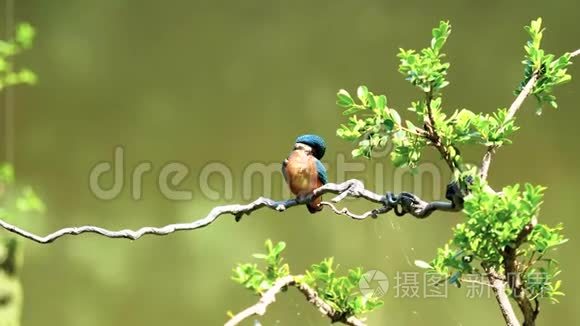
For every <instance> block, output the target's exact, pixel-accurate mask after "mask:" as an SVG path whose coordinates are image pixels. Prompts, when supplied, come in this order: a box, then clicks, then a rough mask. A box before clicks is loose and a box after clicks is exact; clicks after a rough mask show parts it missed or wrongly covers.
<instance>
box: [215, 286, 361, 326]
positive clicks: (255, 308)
mask: <svg viewBox="0 0 580 326" xmlns="http://www.w3.org/2000/svg"><path fill="white" fill-rule="evenodd" d="M302 277H303V275H297V276H292V275H288V276H285V277H282V278H280V279H278V280H277V281H276V282H274V284H273V285H272V287H271V288H269V289H268V290H267V291H266V292H265V293H264V294H263V295H262V296H261V297H260V300H258V302H257V303H256V304H254V305H252V306H250V307H248V308H246V309H244V310H242V311H241V312H239V313H238V314H236V315H234V316H233V317H232V318H231V319H230V320H229V321H228V322H226V323H225V324H224V326H235V325H238V324H239V323H241V322H242V321H244V320H245V319H247V318H249V317H251V316H253V315H259V316H263V315H264V314H265V313H266V309H267V308H268V306H269V305H271V304H272V303H274V302H275V301H276V295H277V294H278V293H280V292H281V291H282V290H283V289H284V288H287V287H289V286H294V287H296V288H297V289H298V290H299V291H300V292H301V293H302V294H304V296H305V297H306V300H308V302H310V303H312V304H313V305H314V306H316V308H318V311H320V313H322V314H323V315H325V316H327V317H328V318H330V321H331V322H333V323H336V322H340V323H343V324H345V325H351V326H365V325H366V324H365V323H364V322H363V321H362V320H360V319H358V318H356V317H354V316H345V315H343V314H341V313H339V312H337V311H336V310H334V309H333V308H332V307H331V306H330V305H329V304H328V303H326V302H325V301H324V300H322V299H321V298H320V297H319V296H318V293H317V292H316V291H315V290H314V289H313V288H311V287H309V286H308V285H306V284H304V283H302V282H297V281H296V280H297V279H301V278H302Z"/></svg>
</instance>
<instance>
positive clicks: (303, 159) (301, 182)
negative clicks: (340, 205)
mask: <svg viewBox="0 0 580 326" xmlns="http://www.w3.org/2000/svg"><path fill="white" fill-rule="evenodd" d="M325 151H326V144H325V142H324V139H322V137H320V136H317V135H302V136H299V137H298V138H296V141H295V144H294V148H293V149H292V152H291V153H290V155H289V156H288V158H287V159H285V160H284V162H282V173H283V174H284V179H285V180H286V183H288V186H290V191H292V193H293V194H294V195H296V196H298V197H302V196H306V195H308V194H309V193H311V192H312V191H313V190H314V189H316V188H319V187H321V186H322V185H324V184H326V183H327V182H328V174H327V173H326V168H325V167H324V165H323V164H322V162H320V159H322V157H323V156H324V152H325ZM321 201H322V198H321V197H320V196H318V197H316V198H313V199H312V201H310V202H309V203H307V204H306V208H308V211H309V212H310V213H316V212H319V211H321V210H322V205H320V202H321Z"/></svg>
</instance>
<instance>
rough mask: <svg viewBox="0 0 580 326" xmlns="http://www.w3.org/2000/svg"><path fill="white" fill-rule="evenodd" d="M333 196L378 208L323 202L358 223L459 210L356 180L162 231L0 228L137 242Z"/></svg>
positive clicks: (46, 239)
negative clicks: (375, 188)
mask: <svg viewBox="0 0 580 326" xmlns="http://www.w3.org/2000/svg"><path fill="white" fill-rule="evenodd" d="M328 193H332V194H337V196H336V197H335V198H333V199H332V202H333V203H335V204H336V203H338V202H340V201H341V200H343V199H345V198H346V197H354V198H363V199H366V200H368V201H370V202H372V203H375V204H380V205H381V206H379V207H378V208H375V209H372V210H370V211H368V212H366V213H363V214H361V215H357V214H353V213H351V212H349V211H348V209H342V210H339V209H337V208H336V207H335V206H334V205H333V204H329V203H327V202H325V203H324V205H326V206H330V207H331V208H332V209H333V211H334V212H336V213H337V214H341V215H346V216H349V217H351V218H353V219H357V220H361V219H365V218H367V217H369V216H370V217H377V215H379V214H385V213H387V212H389V211H391V210H393V209H394V210H395V213H396V214H397V215H398V216H402V215H405V214H406V213H409V214H411V215H412V216H414V217H417V218H425V217H427V216H429V215H431V213H433V212H434V211H436V210H443V211H459V210H461V208H460V207H457V205H455V204H453V203H447V202H442V201H437V202H431V203H429V202H426V201H423V200H421V199H420V198H419V197H417V196H415V195H413V194H411V193H401V194H400V195H398V196H397V195H393V194H392V193H387V194H386V195H380V194H377V193H374V192H372V191H370V190H367V189H365V187H364V184H363V183H362V182H361V181H359V180H355V179H352V180H348V181H345V182H343V183H339V184H336V183H328V184H326V185H324V186H322V187H320V188H317V189H315V190H314V191H313V192H312V193H311V194H309V195H308V196H304V197H299V198H295V199H288V200H285V201H275V200H273V199H270V198H264V197H260V198H258V199H256V200H254V201H253V202H251V203H249V204H245V205H225V206H218V207H215V208H213V209H212V210H211V211H210V212H209V214H208V215H207V216H205V217H204V218H201V219H199V220H196V221H193V222H190V223H178V224H169V225H166V226H163V227H149V226H148V227H143V228H140V229H138V230H128V229H125V230H118V231H111V230H107V229H104V228H101V227H98V226H92V225H86V226H79V227H68V228H63V229H60V230H58V231H55V232H53V233H51V234H48V235H46V236H40V235H37V234H35V233H32V232H29V231H27V230H24V229H21V228H19V227H17V226H15V225H12V224H10V223H8V222H6V221H4V220H1V219H0V227H2V228H4V229H6V230H8V231H10V232H12V233H14V234H17V235H19V236H21V237H24V238H27V239H30V240H32V241H35V242H38V243H42V244H46V243H51V242H53V241H55V240H56V239H59V238H61V237H63V236H66V235H79V234H83V233H95V234H98V235H101V236H104V237H107V238H125V239H130V240H137V239H139V238H141V237H142V236H144V235H146V234H153V235H159V236H163V235H168V234H171V233H175V232H177V231H191V230H197V229H201V228H203V227H206V226H208V225H210V224H211V223H213V222H214V221H215V220H217V218H218V217H220V216H222V215H233V216H234V217H235V220H236V221H239V220H240V219H241V218H242V216H244V215H249V214H250V213H252V212H253V211H256V210H259V209H261V208H264V207H267V208H270V209H272V210H276V211H280V212H281V211H284V210H286V209H288V208H291V207H294V206H299V205H304V204H306V203H308V202H310V201H311V200H312V198H314V197H318V196H321V195H324V194H328Z"/></svg>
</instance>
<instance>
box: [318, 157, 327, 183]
mask: <svg viewBox="0 0 580 326" xmlns="http://www.w3.org/2000/svg"><path fill="white" fill-rule="evenodd" d="M316 171H317V172H318V179H319V180H320V182H322V184H323V185H324V184H327V183H328V173H327V172H326V168H325V167H324V164H322V162H320V161H319V160H316Z"/></svg>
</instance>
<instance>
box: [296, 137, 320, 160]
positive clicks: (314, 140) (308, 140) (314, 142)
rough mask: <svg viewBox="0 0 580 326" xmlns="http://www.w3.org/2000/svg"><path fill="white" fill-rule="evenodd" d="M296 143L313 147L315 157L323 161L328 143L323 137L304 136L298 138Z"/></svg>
mask: <svg viewBox="0 0 580 326" xmlns="http://www.w3.org/2000/svg"><path fill="white" fill-rule="evenodd" d="M296 143H301V144H305V145H308V146H310V147H312V149H313V151H314V153H313V155H314V157H316V158H317V159H319V160H320V159H322V157H323V156H324V152H326V143H325V142H324V139H322V137H320V136H317V135H302V136H298V138H296Z"/></svg>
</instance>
